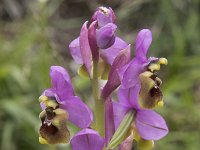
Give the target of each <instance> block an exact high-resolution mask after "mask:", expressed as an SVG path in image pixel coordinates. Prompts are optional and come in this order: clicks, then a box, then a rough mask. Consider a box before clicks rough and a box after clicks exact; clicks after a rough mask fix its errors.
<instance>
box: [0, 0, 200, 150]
mask: <svg viewBox="0 0 200 150" xmlns="http://www.w3.org/2000/svg"><path fill="white" fill-rule="evenodd" d="M101 5H105V6H111V7H112V8H113V9H114V11H115V12H116V16H117V24H118V35H120V37H124V38H125V39H126V41H127V42H129V43H132V44H133V43H134V39H135V36H136V33H137V32H138V31H139V30H140V29H142V28H150V29H151V30H152V32H153V43H152V45H151V48H150V53H149V56H150V55H151V56H158V57H161V56H163V57H166V58H167V59H168V60H169V65H168V66H166V67H163V68H162V71H161V72H160V76H161V78H162V80H163V85H162V90H163V92H164V100H165V107H164V108H162V109H158V111H159V112H160V113H161V114H162V115H163V116H164V118H166V121H167V123H168V125H169V129H170V132H169V134H168V135H167V136H166V137H165V138H164V139H162V140H160V141H158V142H156V143H155V150H183V149H186V150H198V149H200V1H199V0H98V1H95V0H34V1H31V0H1V1H0V149H1V150H28V149H30V150H38V149H42V150H54V149H55V150H62V149H69V148H68V147H67V146H66V145H59V146H47V145H40V144H39V143H38V131H37V130H38V128H39V126H40V122H39V119H38V114H39V113H40V111H41V109H40V106H39V103H38V97H39V96H40V94H41V92H42V91H43V90H44V89H45V88H47V87H49V86H50V78H49V67H50V66H51V65H62V66H64V67H65V68H68V70H69V72H70V75H71V76H72V80H73V82H74V84H75V89H76V92H77V93H78V94H79V95H81V96H82V97H83V98H84V99H85V100H86V102H88V100H89V99H91V97H88V96H87V95H88V93H89V90H90V86H88V84H87V81H86V80H83V79H81V78H79V77H77V76H76V69H77V67H78V66H77V65H76V64H75V63H74V62H73V60H72V58H71V56H70V55H69V50H68V45H69V43H70V41H72V40H73V39H74V38H75V37H77V36H78V35H79V31H80V28H81V25H82V24H83V22H84V21H85V20H88V19H89V18H90V16H91V15H92V13H93V12H94V10H95V8H96V7H98V6H101Z"/></svg>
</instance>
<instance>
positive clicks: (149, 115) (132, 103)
mask: <svg viewBox="0 0 200 150" xmlns="http://www.w3.org/2000/svg"><path fill="white" fill-rule="evenodd" d="M139 92H140V86H139V85H137V86H135V87H132V88H130V89H123V88H122V87H120V89H119V91H118V100H119V102H113V109H114V119H115V128H116V129H117V128H118V126H119V124H120V122H121V121H122V119H123V118H124V116H125V115H126V113H127V112H129V111H134V115H135V116H134V125H135V127H136V130H137V132H138V133H139V135H140V136H141V137H142V138H143V139H145V140H159V139H161V138H163V137H164V136H165V135H166V134H167V133H168V127H167V125H166V123H165V120H164V119H163V118H162V117H161V116H160V115H159V114H157V113H156V112H154V111H153V110H149V109H143V108H141V107H140V105H139V104H138V97H139Z"/></svg>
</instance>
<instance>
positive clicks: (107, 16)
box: [91, 7, 116, 28]
mask: <svg viewBox="0 0 200 150" xmlns="http://www.w3.org/2000/svg"><path fill="white" fill-rule="evenodd" d="M96 20H97V22H98V27H99V28H101V27H103V26H104V25H106V24H108V23H115V20H116V17H115V14H114V12H113V10H112V9H111V8H106V7H99V8H98V9H97V10H96V12H95V13H94V15H93V16H92V19H91V22H93V21H96Z"/></svg>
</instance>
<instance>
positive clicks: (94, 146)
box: [70, 129, 104, 150]
mask: <svg viewBox="0 0 200 150" xmlns="http://www.w3.org/2000/svg"><path fill="white" fill-rule="evenodd" d="M70 144H71V147H72V150H103V147H104V139H103V138H102V137H101V136H100V135H99V134H98V132H96V131H94V130H92V129H83V130H81V131H80V132H78V133H77V134H76V135H75V136H74V137H73V138H72V140H71V142H70Z"/></svg>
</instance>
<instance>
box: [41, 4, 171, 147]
mask: <svg viewBox="0 0 200 150" xmlns="http://www.w3.org/2000/svg"><path fill="white" fill-rule="evenodd" d="M115 21H116V17H115V14H114V12H113V10H112V9H111V8H105V7H99V8H98V9H97V10H96V11H95V13H94V15H93V16H92V18H91V19H90V21H86V22H85V23H84V24H83V26H82V28H81V31H80V36H79V37H78V38H76V39H75V40H73V41H72V42H71V44H70V45H69V49H70V53H71V55H72V57H73V59H74V60H75V62H76V63H77V64H80V65H81V67H80V68H79V71H78V72H79V74H80V75H82V76H87V77H89V78H90V79H91V80H90V81H91V83H92V85H93V86H92V89H93V94H94V99H95V102H97V103H98V102H100V103H99V104H102V105H103V107H101V108H99V109H102V110H103V111H97V110H94V111H97V113H96V114H98V113H100V112H103V114H98V115H96V114H95V115H94V118H93V113H92V111H91V109H90V108H88V106H87V105H86V104H84V102H83V101H82V100H81V98H80V97H78V96H76V95H75V93H74V89H73V87H72V84H71V81H70V77H69V74H68V72H67V71H66V70H65V69H64V68H63V67H61V66H52V67H51V69H50V77H51V82H52V87H51V88H49V89H46V90H45V91H44V92H43V93H42V95H41V96H40V98H39V101H40V105H41V108H42V110H43V111H42V112H41V113H40V115H39V117H40V119H41V122H42V125H41V127H40V130H39V134H40V135H39V141H40V143H42V144H58V143H68V142H69V141H70V144H71V148H72V150H103V149H105V150H108V149H114V148H117V149H119V150H131V149H132V146H133V141H136V142H137V145H138V147H140V149H144V150H145V149H151V148H152V147H153V141H154V140H159V139H161V138H163V137H164V136H165V135H166V134H167V133H168V127H167V125H166V123H165V120H164V119H163V118H162V117H161V116H160V115H159V114H157V113H156V112H155V111H153V110H152V108H154V107H156V106H162V105H163V95H162V92H161V90H160V85H161V83H162V81H161V80H160V78H159V77H158V76H157V71H159V70H160V65H166V64H167V60H166V59H165V58H155V57H150V58H147V56H146V55H147V51H148V48H149V47H150V44H151V42H152V34H151V31H150V30H148V29H143V30H141V31H140V32H139V33H138V35H137V37H136V40H135V49H134V52H135V57H134V58H131V50H130V44H127V43H126V42H125V41H123V40H122V39H120V38H119V37H117V36H116V33H115V32H116V29H117V26H116V24H115ZM99 80H107V82H106V84H105V85H104V86H103V87H102V88H100V87H99V84H98V82H99ZM95 91H96V92H95ZM113 93H117V98H118V99H117V100H116V98H113ZM97 107H98V106H97ZM97 107H95V109H97ZM99 107H100V106H99ZM99 116H101V117H102V118H103V120H105V121H103V122H100V123H102V125H100V126H103V127H104V128H103V132H102V130H100V128H98V127H96V125H94V126H91V123H92V122H96V121H98V120H101V119H102V118H98V117H99ZM68 121H70V122H71V123H73V124H74V125H76V126H78V127H79V128H81V130H80V131H79V132H78V133H76V134H75V135H74V136H73V137H72V138H71V139H70V132H69V130H68V128H67V122H68ZM98 123H99V122H98ZM94 124H95V123H94ZM98 126H99V124H98Z"/></svg>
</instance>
